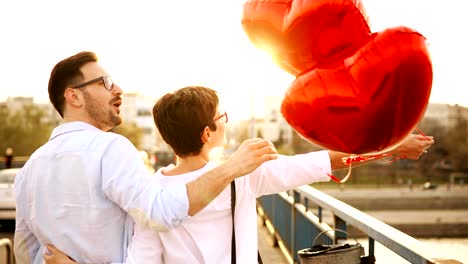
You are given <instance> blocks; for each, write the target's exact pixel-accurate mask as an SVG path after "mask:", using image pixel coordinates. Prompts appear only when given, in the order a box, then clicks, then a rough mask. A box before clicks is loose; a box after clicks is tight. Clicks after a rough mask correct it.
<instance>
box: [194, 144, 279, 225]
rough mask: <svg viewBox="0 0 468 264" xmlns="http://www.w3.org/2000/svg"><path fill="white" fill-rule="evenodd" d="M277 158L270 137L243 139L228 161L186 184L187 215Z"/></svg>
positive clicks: (201, 207) (196, 211) (200, 208)
mask: <svg viewBox="0 0 468 264" xmlns="http://www.w3.org/2000/svg"><path fill="white" fill-rule="evenodd" d="M277 157H278V153H277V152H276V149H275V147H274V146H273V144H271V142H269V141H267V140H264V139H260V138H255V139H248V140H246V141H244V142H242V144H241V145H240V146H239V148H238V149H237V150H236V152H234V154H232V155H231V157H230V158H229V159H228V160H227V161H226V162H224V163H223V164H221V165H219V166H218V167H216V168H214V169H212V170H210V171H208V172H206V173H205V174H203V175H202V176H201V177H198V178H197V179H195V180H193V181H191V182H189V183H187V184H186V186H187V196H188V198H189V202H190V203H189V211H188V214H189V215H191V216H193V215H194V214H196V213H198V212H199V211H200V210H202V209H203V208H204V207H205V206H206V205H208V203H210V202H211V201H212V200H213V199H214V198H216V196H218V194H219V193H221V192H222V191H223V190H224V188H226V187H227V186H228V185H229V183H230V182H231V181H233V180H234V179H235V178H238V177H241V176H244V175H246V174H248V173H250V172H252V171H253V170H255V169H256V168H258V166H260V165H261V164H263V163H264V162H265V161H269V160H273V159H276V158H277Z"/></svg>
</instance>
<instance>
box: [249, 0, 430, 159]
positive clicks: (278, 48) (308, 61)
mask: <svg viewBox="0 0 468 264" xmlns="http://www.w3.org/2000/svg"><path fill="white" fill-rule="evenodd" d="M242 24H243V27H244V30H245V32H246V33H247V35H248V36H249V39H250V40H251V41H252V43H254V44H255V45H256V46H258V47H260V48H261V49H265V50H267V51H269V52H270V53H271V54H272V55H273V57H274V58H275V59H276V61H277V63H278V64H279V65H280V66H281V67H282V68H283V69H284V70H286V71H288V72H289V73H292V74H294V75H295V76H296V77H297V78H296V80H295V81H294V82H293V84H292V85H291V87H290V88H289V90H288V92H287V94H286V96H285V98H284V100H283V103H282V114H283V116H284V117H285V118H286V120H287V121H288V123H289V124H290V125H291V126H292V127H293V128H294V129H295V130H296V131H298V132H299V133H300V134H301V135H302V136H303V137H305V138H306V139H308V140H310V141H311V142H314V143H317V144H319V145H321V146H323V147H325V148H328V149H331V150H337V151H343V152H348V153H355V154H361V153H369V152H379V151H381V150H383V149H385V148H389V147H391V146H393V145H395V144H396V143H398V142H400V141H401V140H403V139H404V138H405V137H406V136H407V135H408V134H409V133H410V132H411V131H412V130H413V129H414V127H415V126H416V124H417V122H418V121H419V120H420V119H421V118H422V115H423V113H424V110H425V108H426V106H427V103H428V101H429V95H430V90H431V86H432V65H431V61H430V58H429V53H428V51H427V47H426V44H425V39H424V37H423V36H422V35H421V34H419V33H417V32H416V31H414V30H411V29H408V28H404V27H400V28H395V29H390V30H386V31H384V32H380V33H374V34H371V33H370V30H369V27H368V24H367V17H366V13H365V11H364V8H363V6H362V4H361V1H358V0H345V1H334V0H302V1H299V0H297V1H293V0H290V1H285V0H282V1H281V0H280V1H278V0H250V1H248V2H247V3H246V4H245V6H244V16H243V18H242Z"/></svg>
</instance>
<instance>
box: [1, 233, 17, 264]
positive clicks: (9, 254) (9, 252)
mask: <svg viewBox="0 0 468 264" xmlns="http://www.w3.org/2000/svg"><path fill="white" fill-rule="evenodd" d="M3 248H5V249H6V261H7V262H6V264H14V259H13V247H12V244H11V240H10V239H8V238H2V239H0V257H3V255H2V254H1V250H2V249H3Z"/></svg>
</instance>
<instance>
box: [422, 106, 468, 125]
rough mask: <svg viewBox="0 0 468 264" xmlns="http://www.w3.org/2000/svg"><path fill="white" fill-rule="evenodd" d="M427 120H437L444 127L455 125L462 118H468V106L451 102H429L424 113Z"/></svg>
mask: <svg viewBox="0 0 468 264" xmlns="http://www.w3.org/2000/svg"><path fill="white" fill-rule="evenodd" d="M424 119H425V120H426V121H436V122H437V123H438V124H440V125H442V126H444V127H454V126H455V125H456V124H457V122H458V121H459V120H460V119H468V107H463V106H460V105H449V104H429V105H428V106H427V109H426V112H425V113H424Z"/></svg>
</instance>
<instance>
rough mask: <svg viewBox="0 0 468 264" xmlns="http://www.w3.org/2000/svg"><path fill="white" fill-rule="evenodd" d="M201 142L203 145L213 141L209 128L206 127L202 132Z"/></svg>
mask: <svg viewBox="0 0 468 264" xmlns="http://www.w3.org/2000/svg"><path fill="white" fill-rule="evenodd" d="M201 141H202V143H203V144H205V143H206V142H210V141H211V130H210V128H209V127H208V126H206V127H205V128H204V129H203V131H202V135H201Z"/></svg>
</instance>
